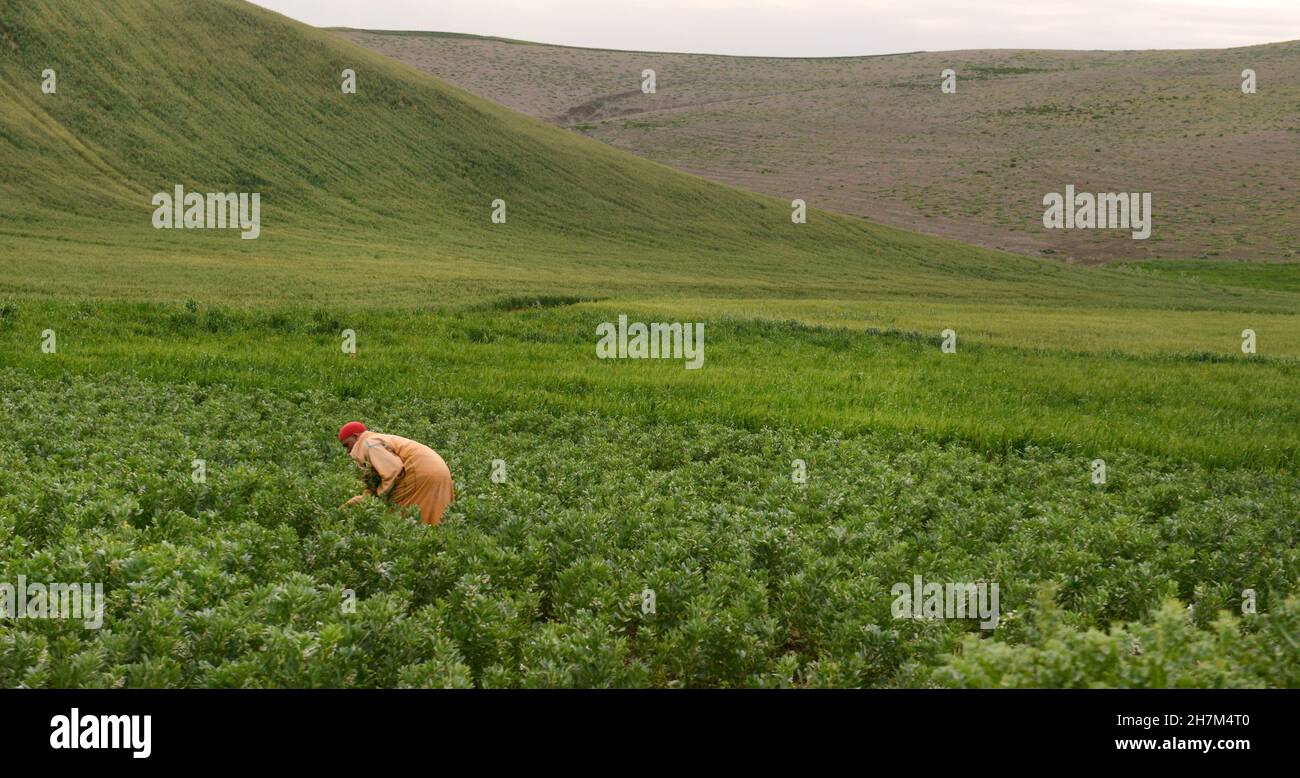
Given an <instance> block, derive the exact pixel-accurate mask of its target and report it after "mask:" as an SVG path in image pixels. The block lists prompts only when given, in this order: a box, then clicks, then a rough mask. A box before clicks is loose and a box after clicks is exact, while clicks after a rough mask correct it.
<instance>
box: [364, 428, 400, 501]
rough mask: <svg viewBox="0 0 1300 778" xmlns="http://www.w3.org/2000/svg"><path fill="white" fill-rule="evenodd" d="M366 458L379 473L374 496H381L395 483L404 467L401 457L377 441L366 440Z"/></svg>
mask: <svg viewBox="0 0 1300 778" xmlns="http://www.w3.org/2000/svg"><path fill="white" fill-rule="evenodd" d="M366 458H367V459H369V461H370V466H371V467H373V468H374V469H375V472H376V473H378V474H379V486H378V487H376V488H375V489H374V495H375V496H376V497H383V496H385V495H387V494H388V493H389V492H390V491H392V489H393V487H394V486H396V485H397V479H398V478H400V477H401V476H402V472H403V471H404V470H405V469H406V468H405V465H403V464H402V458H401V457H399V456H397V454H395V453H393V452H392V450H390V449H389V448H388V447H387V446H385V445H384V444H383V443H380V442H379V441H377V440H376V441H366Z"/></svg>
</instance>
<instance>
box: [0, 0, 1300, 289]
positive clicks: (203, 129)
mask: <svg viewBox="0 0 1300 778" xmlns="http://www.w3.org/2000/svg"><path fill="white" fill-rule="evenodd" d="M215 41H220V45H215ZM45 68H51V69H53V70H55V72H56V74H57V78H58V82H57V84H58V91H57V93H56V94H53V95H46V94H42V92H41V90H40V84H41V79H40V75H41V73H42V71H43V70H44V69H45ZM345 68H351V69H353V70H355V71H356V72H357V78H358V91H357V94H355V95H345V94H343V93H342V91H341V90H340V88H339V84H340V74H341V72H342V71H343V70H344V69H345ZM0 89H3V93H0V97H2V98H3V99H2V100H0V106H2V107H0V110H2V111H3V113H2V114H0V154H2V155H3V158H4V160H5V166H4V178H3V180H2V181H0V240H3V242H4V248H5V250H6V253H7V254H9V256H10V257H11V258H12V261H11V262H10V263H7V268H6V271H7V272H5V273H3V275H0V290H9V291H13V292H19V293H27V292H32V293H44V294H54V293H66V292H76V293H77V294H81V295H87V296H99V297H103V296H109V297H131V298H149V299H152V298H155V297H163V298H169V299H183V298H184V297H185V296H191V295H192V296H200V295H202V296H204V297H206V298H208V299H226V300H231V301H245V302H248V301H263V302H265V301H285V300H293V299H297V300H305V299H313V300H317V301H321V300H334V301H337V300H339V299H340V298H341V297H342V296H343V295H344V293H345V292H346V291H349V290H361V291H364V292H371V293H376V294H377V295H378V296H379V297H380V299H381V300H382V301H383V302H386V303H393V304H403V303H410V302H417V301H418V302H423V301H425V300H427V299H428V298H429V296H430V295H434V296H436V297H437V299H439V300H443V301H445V300H453V299H458V298H467V297H479V296H482V295H483V294H485V293H489V292H498V291H506V292H513V291H518V290H519V289H526V290H528V291H530V292H537V293H554V292H581V293H583V294H587V295H605V294H626V293H629V292H646V291H649V292H652V293H654V294H656V295H660V294H663V293H664V292H668V293H678V292H689V293H691V294H692V295H693V296H696V297H701V296H702V297H735V296H783V297H795V298H800V297H810V296H816V297H832V298H854V297H864V296H897V295H924V296H926V297H927V298H932V299H933V298H939V299H974V300H980V301H987V300H991V299H1000V300H1003V301H1032V302H1036V303H1041V302H1049V301H1058V302H1059V301H1066V300H1090V299H1091V300H1100V299H1104V300H1105V301H1106V302H1107V304H1114V305H1124V304H1135V303H1140V304H1143V305H1148V304H1150V303H1151V302H1152V301H1157V302H1158V303H1159V302H1162V301H1171V302H1172V301H1174V300H1176V301H1177V304H1178V305H1179V306H1183V307H1213V306H1214V305H1216V302H1215V300H1216V296H1215V295H1214V294H1213V293H1206V292H1205V291H1203V290H1200V289H1196V288H1193V287H1190V286H1179V285H1172V284H1168V283H1165V282H1163V281H1160V280H1157V279H1153V278H1145V277H1140V278H1135V277H1133V276H1131V275H1128V276H1125V275H1112V274H1104V273H1090V272H1086V271H1083V270H1079V269H1075V268H1068V267H1062V266H1060V265H1059V264H1055V263H1047V262H1036V261H1031V260H1026V259H1024V258H1020V257H1015V256H1011V255H1007V254H1002V253H998V252H993V251H985V250H978V249H973V248H970V247H968V246H964V245H962V244H957V243H951V242H947V241H941V240H934V239H930V238H923V237H920V236H916V235H912V234H908V233H906V232H900V231H897V230H893V229H887V228H883V227H879V226H876V225H872V224H870V223H867V222H863V221H861V220H858V219H852V218H846V217H841V216H833V215H830V214H827V213H821V212H816V211H814V212H813V213H812V214H811V216H810V218H809V223H808V224H806V225H793V224H792V223H791V220H790V207H789V203H788V201H777V200H773V199H770V198H766V197H761V196H757V195H752V194H748V193H744V192H740V191H737V190H734V189H730V188H727V187H724V186H719V185H716V184H713V183H710V182H707V181H705V180H703V179H699V178H695V177H692V176H688V175H683V174H681V173H678V172H675V171H673V170H670V169H668V168H666V167H663V166H660V165H657V164H654V163H651V162H647V161H644V160H641V159H638V158H636V157H633V156H631V155H629V154H625V153H622V152H619V151H616V150H613V149H611V148H609V147H607V146H604V145H602V144H600V143H596V142H593V141H591V140H588V139H586V138H582V137H575V136H574V135H573V134H572V133H568V132H564V131H562V130H560V129H558V128H555V127H551V126H548V125H546V124H544V123H542V122H540V121H535V120H532V119H529V118H526V117H524V116H522V115H520V114H517V113H514V112H511V111H508V110H505V109H503V108H501V107H499V106H496V105H494V104H492V103H490V102H488V101H486V100H483V99H479V98H477V97H474V96H471V95H469V94H466V93H464V92H461V91H459V90H457V89H455V88H453V87H451V86H448V85H447V84H445V83H443V82H440V81H437V80H435V79H433V78H430V77H428V76H426V75H424V74H422V73H419V72H417V71H415V70H414V69H412V68H408V67H405V66H403V65H400V64H398V63H395V62H393V61H391V60H389V59H387V58H384V57H381V56H379V55H376V54H373V53H371V52H368V51H365V50H363V49H362V48H360V47H358V46H355V45H352V44H350V43H348V42H346V41H343V40H341V39H340V38H339V37H338V36H336V35H332V34H329V33H326V32H323V31H318V30H315V29H312V28H309V27H306V26H304V25H301V24H298V23H296V22H293V21H290V20H288V19H285V18H283V17H280V16H278V15H275V14H272V13H270V12H267V11H264V10H261V9H258V8H256V7H253V6H251V5H248V4H245V3H239V2H233V0H217V1H216V2H208V3H183V4H176V3H169V2H161V1H160V2H150V1H149V0H116V1H115V2H108V3H93V4H63V3H44V2H36V3H23V4H20V5H18V6H12V7H8V8H7V9H6V11H5V14H4V16H3V17H0ZM176 184H181V185H183V186H184V187H185V188H186V189H187V190H188V191H198V192H210V191H220V192H228V191H257V192H260V193H261V196H262V223H263V229H262V234H261V237H260V238H259V239H258V240H256V241H241V240H239V239H238V237H237V235H236V234H235V233H233V232H229V231H204V230H175V231H169V230H154V229H152V228H151V227H150V222H149V218H150V215H151V213H152V211H153V207H152V205H151V204H150V198H151V196H152V195H153V193H155V192H160V191H162V192H171V191H172V187H173V186H174V185H176ZM497 198H502V199H504V200H505V201H506V203H507V213H508V222H507V224H504V225H494V224H492V223H491V221H490V218H489V217H490V212H491V203H492V201H493V200H495V199H497ZM1290 302H1291V301H1290V299H1289V298H1280V297H1270V296H1268V295H1259V296H1257V297H1256V298H1254V300H1253V302H1252V304H1253V305H1256V306H1260V307H1265V308H1272V309H1281V308H1285V307H1286V306H1288V305H1290Z"/></svg>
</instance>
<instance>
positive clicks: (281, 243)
mask: <svg viewBox="0 0 1300 778" xmlns="http://www.w3.org/2000/svg"><path fill="white" fill-rule="evenodd" d="M45 68H53V69H55V70H56V71H57V74H58V91H57V93H56V94H53V95H46V94H42V93H41V90H40V83H41V79H40V74H41V71H42V70H44V69H45ZM344 68H352V69H354V70H356V72H357V77H358V94H356V95H344V94H342V93H341V92H340V90H339V88H338V84H339V74H340V72H341V71H342V70H343V69H344ZM0 90H2V91H0V157H3V159H4V161H5V165H4V166H3V170H2V171H0V256H3V261H0V426H4V427H5V428H6V429H9V430H11V431H12V432H11V434H9V435H6V436H5V439H4V440H3V441H0V537H4V538H7V539H8V542H6V543H4V544H0V581H14V580H17V576H20V575H22V576H27V578H28V579H29V580H33V581H36V580H60V581H83V580H86V581H91V580H93V581H101V582H103V583H104V584H105V588H106V590H107V600H108V604H107V613H106V615H105V625H106V626H107V627H108V628H106V629H104V630H102V631H94V630H87V629H83V628H82V627H81V625H79V624H77V623H73V622H69V621H67V620H53V619H51V620H39V621H38V620H27V621H12V620H0V685H4V686H107V687H117V686H311V685H339V686H389V685H396V684H405V685H416V686H444V685H446V686H466V685H476V686H561V685H583V686H586V685H592V686H628V685H654V686H789V685H799V686H849V685H864V686H866V685H870V686H887V685H909V686H910V685H951V686H982V685H1039V686H1044V685H1046V686H1052V685H1068V686H1075V685H1090V684H1091V685H1112V686H1114V685H1136V686H1165V685H1210V686H1249V685H1267V686H1294V685H1296V684H1297V683H1300V655H1297V653H1296V652H1294V651H1293V650H1292V647H1293V646H1294V645H1295V639H1296V636H1297V635H1298V634H1300V620H1298V619H1300V600H1297V599H1296V595H1297V592H1296V589H1295V581H1296V580H1297V574H1298V573H1300V556H1298V552H1297V549H1296V546H1295V537H1296V536H1297V532H1298V530H1297V525H1296V516H1297V512H1296V507H1297V505H1296V501H1297V495H1300V489H1297V488H1296V486H1297V484H1296V474H1297V472H1298V471H1300V402H1298V401H1297V396H1296V392H1295V388H1296V386H1297V385H1298V383H1300V382H1298V381H1297V379H1298V378H1300V345H1297V344H1300V294H1297V292H1296V291H1295V290H1294V289H1293V288H1292V287H1291V286H1290V285H1289V284H1285V283H1278V284H1272V285H1263V286H1266V287H1267V288H1260V287H1261V285H1260V284H1249V283H1243V282H1241V279H1240V278H1238V277H1237V276H1235V275H1233V274H1229V273H1223V274H1214V275H1207V276H1205V277H1198V278H1184V277H1180V276H1179V275H1178V274H1177V273H1175V272H1173V271H1163V270H1161V271H1155V272H1153V271H1151V270H1148V269H1147V268H1145V267H1130V268H1090V267H1082V266H1072V265H1068V264H1064V263H1058V262H1054V261H1046V260H1041V259H1033V258H1028V257H1023V256H1016V255H1011V254H1006V253H1003V252H999V251H995V250H990V249H981V248H974V247H970V246H967V245H964V244H961V243H957V242H953V241H950V240H945V239H941V238H934V237H924V236H920V235H917V234H914V233H910V232H906V231H903V230H899V229H895V228H891V227H882V226H878V225H876V224H873V223H871V222H867V221H864V220H861V219H858V218H853V217H848V216H842V215H835V214H832V213H829V212H825V211H821V210H813V211H811V212H810V215H809V221H808V223H807V224H804V225H795V224H792V223H791V221H790V209H789V201H788V198H786V199H772V198H770V197H767V196H763V195H757V194H750V193H746V192H743V191H740V190H737V189H732V188H728V187H726V186H723V185H720V184H717V183H714V182H710V181H707V180H705V179H702V178H696V177H693V176H690V175H686V174H683V173H681V172H678V171H676V170H673V169H671V168H669V167H666V166H662V165H659V164H656V163H654V162H651V161H646V160H643V159H639V158H637V157H635V156H632V155H630V154H628V153H625V152H623V151H619V150H617V149H614V148H611V147H608V146H606V145H603V144H601V143H598V142H596V141H593V140H591V139H589V138H584V137H580V136H578V135H576V134H574V133H572V132H569V131H567V130H565V129H562V128H559V127H555V126H552V125H549V124H546V123H544V122H541V121H538V120H535V119H530V118H528V117H526V116H523V115H521V114H518V113H515V112H512V111H510V110H509V109H507V108H504V107H501V106H497V105H494V104H492V103H490V102H488V101H486V100H484V99H482V98H479V97H474V96H472V95H469V94H466V93H464V92H461V91H459V90H458V89H456V88H454V87H452V86H449V85H447V84H446V83H444V82H442V81H439V80H436V79H434V78H431V77H430V76H428V75H427V74H425V73H421V72H419V71H418V70H415V69H411V68H408V67H407V66H405V65H402V64H400V63H396V62H394V61H392V60H390V59H387V58H385V57H382V56H380V55H377V54H374V53H372V52H369V51H367V50H365V49H363V48H360V47H358V46H355V45H353V44H351V43H349V42H347V41H345V40H343V39H341V38H340V37H338V36H337V35H335V34H331V33H327V32H323V31H318V30H314V29H311V28H309V27H305V26H303V25H301V24H298V23H295V22H292V21H289V20H286V19H284V18H283V17H280V16H277V15H275V14H271V13H268V12H266V11H263V10H260V9H257V8H255V7H252V6H249V5H247V4H244V3H240V2H234V1H233V0H213V1H212V2H205V3H183V4H178V3H171V2H151V1H150V0H118V1H116V2H111V1H110V2H103V3H93V4H92V3H78V4H68V3H62V2H53V1H52V0H36V1H35V2H25V3H23V4H21V5H18V6H16V5H14V4H6V5H4V6H3V7H0ZM177 183H179V184H183V185H184V186H185V187H186V188H187V189H188V190H191V191H200V192H206V191H258V192H261V193H262V229H261V236H260V237H259V238H258V239H257V240H240V238H239V235H238V233H237V231H233V230H230V231H216V230H211V231H208V230H174V231H166V230H163V231H159V230H154V229H153V228H152V227H151V225H150V217H151V214H152V212H153V206H152V205H151V204H150V198H151V196H152V195H153V193H155V192H158V191H168V192H170V191H171V189H172V187H173V186H174V185H175V184H177ZM498 197H500V198H504V199H505V200H506V201H507V203H508V221H507V223H505V224H499V225H498V224H492V223H491V220H490V218H489V214H490V209H491V202H492V200H493V199H495V198H498ZM620 314H626V315H628V316H630V317H631V318H632V319H633V320H638V319H639V320H642V321H654V320H671V321H678V320H686V321H693V322H703V323H704V324H705V326H706V342H705V362H704V366H703V367H702V368H701V369H699V370H685V369H684V368H683V364H682V362H681V361H680V360H600V359H597V358H596V354H595V349H594V346H595V342H596V335H595V332H596V327H597V326H598V325H599V324H601V323H602V322H609V321H613V320H615V319H616V318H617V317H618V316H619V315H620ZM947 328H953V329H955V330H956V331H957V335H958V344H959V345H958V348H957V351H956V353H953V354H945V353H943V352H942V351H941V350H940V340H941V338H940V333H941V331H942V330H944V329H947ZM1244 328H1253V329H1255V330H1256V331H1257V332H1258V345H1259V349H1258V353H1256V354H1252V355H1246V354H1243V353H1242V351H1241V348H1240V345H1241V335H1240V333H1241V331H1242V330H1243V329H1244ZM344 330H353V331H354V332H355V334H356V337H357V352H356V354H355V356H354V357H349V356H348V355H346V354H344V353H343V351H342V349H341V348H340V345H341V340H340V337H341V336H342V335H343V332H344ZM55 335H57V348H55V347H53V346H54V336H55ZM350 418H361V419H364V420H366V421H367V422H369V423H370V424H371V426H372V427H374V428H377V429H380V430H383V431H389V432H394V433H397V434H403V435H409V436H411V437H415V438H417V439H420V440H422V441H425V442H427V443H429V444H430V445H432V446H433V447H434V448H436V449H438V450H439V451H440V452H441V453H443V454H444V456H445V457H446V459H447V461H448V462H449V463H450V465H451V468H452V470H453V473H454V475H455V480H456V488H457V492H458V500H457V501H456V502H455V503H454V504H453V505H452V506H451V508H450V509H449V510H448V513H447V516H446V521H445V523H444V524H443V525H442V526H441V527H439V528H437V529H429V528H426V527H423V526H416V525H413V524H412V523H410V522H408V521H406V520H404V519H402V518H400V517H398V516H396V515H394V514H392V513H390V512H388V511H386V510H384V508H383V507H382V506H381V505H379V504H377V503H375V502H374V501H371V502H369V503H366V504H364V505H363V507H360V508H358V509H356V510H351V511H343V510H339V509H337V507H336V506H338V505H339V504H340V503H342V502H343V500H344V499H346V498H347V497H349V496H350V495H351V494H352V493H354V492H355V491H356V490H357V489H358V485H357V484H356V483H355V479H354V475H355V474H354V473H353V472H351V471H350V469H349V465H348V463H347V462H346V460H345V459H344V458H343V454H342V452H341V451H340V450H339V447H338V444H337V442H336V441H335V440H334V437H333V434H334V431H335V429H337V425H338V424H340V423H341V422H342V421H344V420H347V419H350ZM1099 458H1100V459H1104V460H1105V461H1106V462H1107V464H1108V468H1109V473H1110V475H1109V476H1108V480H1107V481H1106V482H1105V483H1102V484H1094V483H1093V482H1092V481H1091V478H1090V475H1091V473H1092V467H1093V465H1092V463H1093V460H1095V459H1099ZM196 459H201V460H203V462H204V463H206V479H205V480H195V478H194V475H193V473H194V470H193V466H194V465H193V463H194V461H195V460H196ZM497 460H500V461H502V462H504V463H506V465H507V468H508V474H509V475H508V477H507V478H506V480H504V481H498V480H493V479H492V477H491V474H492V472H493V468H494V467H495V465H494V462H495V461H497ZM795 460H800V461H802V462H803V463H804V464H805V465H806V466H807V469H808V476H809V477H808V480H807V482H806V483H798V482H797V481H796V480H795V479H794V478H793V477H792V467H793V464H794V461H795ZM913 575H923V576H925V577H926V578H927V579H930V580H948V581H959V580H960V581H998V582H1001V585H1002V590H1003V592H1004V594H1003V601H1002V610H1003V621H1002V622H1001V623H1000V626H999V627H998V628H997V629H996V630H994V631H992V632H985V633H978V632H977V631H976V627H974V626H973V625H972V624H971V623H970V622H968V621H963V620H915V619H896V618H894V617H893V615H892V614H891V607H890V605H891V601H892V597H891V595H890V588H891V584H893V583H894V582H896V581H910V580H912V576H913ZM647 589H653V590H654V591H655V592H656V593H657V597H658V607H657V610H656V611H655V612H653V613H650V612H647V611H645V610H643V605H642V603H643V599H642V598H643V595H644V592H645V591H646V590H647ZM1246 589H1251V590H1252V591H1255V592H1257V594H1258V598H1259V613H1257V614H1254V615H1251V616H1241V615H1232V616H1223V617H1220V616H1219V615H1218V612H1219V611H1221V610H1226V611H1229V612H1231V613H1232V614H1240V607H1241V599H1242V597H1243V594H1242V593H1243V591H1244V590H1246ZM345 592H351V593H352V594H354V595H355V597H356V604H357V607H356V610H355V612H352V611H347V610H344V609H342V608H341V607H340V600H341V598H344V597H345V596H346V595H345ZM1189 604H1190V605H1192V606H1193V610H1192V612H1191V613H1190V617H1189V613H1188V611H1187V608H1186V606H1187V605H1189ZM977 634H978V635H982V636H983V637H982V639H974V640H972V638H975V636H976V635H977ZM1134 645H1138V646H1140V647H1142V648H1143V649H1144V650H1143V651H1142V652H1135V651H1132V650H1130V649H1131V648H1132V647H1133V646H1134Z"/></svg>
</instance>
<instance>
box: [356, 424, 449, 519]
mask: <svg viewBox="0 0 1300 778" xmlns="http://www.w3.org/2000/svg"><path fill="white" fill-rule="evenodd" d="M339 442H340V443H342V444H343V447H344V448H345V449H347V450H348V454H349V455H350V456H351V457H352V461H354V462H356V463H357V466H358V467H360V468H362V469H363V470H365V471H366V472H367V474H369V473H373V474H374V476H373V477H372V484H373V482H374V481H376V480H377V482H378V483H377V485H369V486H367V488H366V491H365V492H364V493H362V494H358V495H357V496H356V497H353V498H352V499H351V500H348V501H347V502H345V503H343V507H344V508H347V507H349V506H352V505H356V504H357V503H359V502H361V501H362V500H364V499H366V497H367V496H375V497H383V498H386V499H390V500H392V501H393V502H394V503H395V504H397V505H401V506H403V507H406V506H410V505H414V506H417V507H418V508H419V509H420V521H422V522H424V523H425V524H441V523H442V512H443V511H445V510H446V509H447V506H448V505H449V504H451V501H452V499H454V497H453V494H452V484H451V470H449V469H447V463H446V462H444V461H443V459H442V457H441V456H439V455H438V452H437V451H434V450H433V449H431V448H429V447H428V446H426V445H424V444H422V443H416V442H415V441H414V440H408V439H406V438H400V437H398V436H396V435H383V434H380V433H378V432H371V431H369V430H367V429H366V425H364V424H362V423H361V422H359V421H350V422H348V423H347V424H344V425H343V428H342V429H340V430H339Z"/></svg>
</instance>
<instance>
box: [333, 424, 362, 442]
mask: <svg viewBox="0 0 1300 778" xmlns="http://www.w3.org/2000/svg"><path fill="white" fill-rule="evenodd" d="M365 431H366V425H364V424H362V423H361V422H359V421H350V422H348V423H347V424H344V425H343V428H342V429H340V430H339V442H342V441H345V440H347V439H348V438H350V437H352V436H353V435H360V434H361V433H363V432H365Z"/></svg>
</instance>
